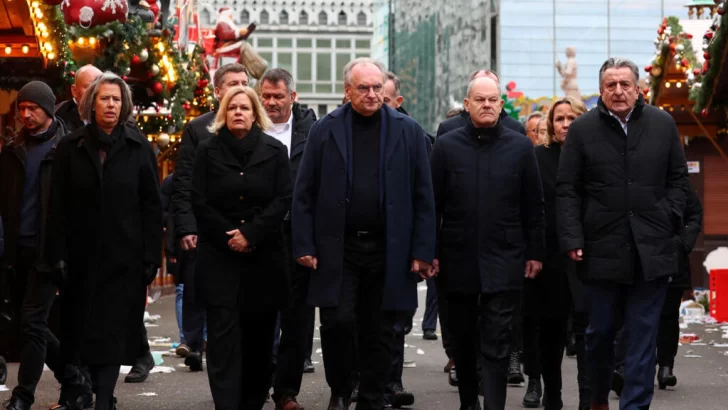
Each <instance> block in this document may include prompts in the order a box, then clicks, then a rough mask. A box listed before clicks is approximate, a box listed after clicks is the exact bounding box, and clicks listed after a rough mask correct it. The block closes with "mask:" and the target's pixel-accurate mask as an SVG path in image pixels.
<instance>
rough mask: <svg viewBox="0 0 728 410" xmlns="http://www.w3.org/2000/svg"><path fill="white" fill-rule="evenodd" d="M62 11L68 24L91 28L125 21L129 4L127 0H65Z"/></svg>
mask: <svg viewBox="0 0 728 410" xmlns="http://www.w3.org/2000/svg"><path fill="white" fill-rule="evenodd" d="M61 11H62V12H63V15H64V16H65V21H66V24H78V25H79V26H81V27H83V28H91V27H95V26H98V25H101V24H106V23H110V22H112V21H118V22H120V23H125V22H126V15H127V12H128V11H129V6H128V4H127V2H126V0H63V1H62V2H61Z"/></svg>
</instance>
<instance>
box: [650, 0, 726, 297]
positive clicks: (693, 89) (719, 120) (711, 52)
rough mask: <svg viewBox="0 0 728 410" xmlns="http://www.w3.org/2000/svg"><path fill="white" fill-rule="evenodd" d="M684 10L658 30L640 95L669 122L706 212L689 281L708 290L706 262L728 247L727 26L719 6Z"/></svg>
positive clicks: (703, 1)
mask: <svg viewBox="0 0 728 410" xmlns="http://www.w3.org/2000/svg"><path fill="white" fill-rule="evenodd" d="M687 10H688V13H687V14H688V16H689V18H687V19H678V18H677V17H668V18H665V19H663V21H662V23H661V24H660V25H659V26H658V29H657V38H656V39H655V47H656V55H655V57H654V59H653V61H652V63H651V64H649V65H647V66H646V67H645V71H646V72H647V73H648V77H647V85H646V86H645V88H644V89H643V90H642V91H643V93H644V95H645V98H646V100H647V101H648V102H649V103H650V104H652V105H655V106H657V107H659V108H661V109H663V110H665V111H666V112H668V113H669V114H670V115H671V116H672V117H673V119H674V120H675V123H676V124H677V126H678V130H679V132H680V136H681V140H682V143H683V146H684V147H685V155H686V158H687V160H688V172H689V175H690V181H691V183H692V185H693V187H694V188H695V189H696V190H697V191H698V194H699V196H700V198H701V200H702V202H703V206H704V211H705V218H704V223H703V227H704V228H703V232H702V233H701V235H700V236H699V238H698V241H697V243H696V246H695V249H694V250H693V253H692V254H691V269H692V272H693V275H692V280H693V285H694V286H695V287H707V285H708V280H709V277H708V273H707V271H706V270H705V268H704V267H703V265H702V263H703V261H704V259H705V256H706V255H707V254H708V253H710V252H712V251H713V250H714V249H716V248H718V247H720V246H728V213H726V212H725V209H727V208H728V196H727V195H725V193H726V192H728V179H726V175H728V154H727V153H728V141H726V135H727V134H728V129H727V128H726V126H727V124H726V118H727V116H726V107H728V69H725V70H724V69H723V67H725V65H726V62H727V60H728V54H727V53H726V35H727V34H728V33H725V31H724V30H725V28H728V25H726V24H725V22H726V19H727V16H726V14H725V3H724V2H723V1H719V2H716V1H713V0H694V1H692V2H691V3H690V4H688V5H687ZM721 26H723V27H725V28H724V30H721ZM700 272H702V274H699V273H700Z"/></svg>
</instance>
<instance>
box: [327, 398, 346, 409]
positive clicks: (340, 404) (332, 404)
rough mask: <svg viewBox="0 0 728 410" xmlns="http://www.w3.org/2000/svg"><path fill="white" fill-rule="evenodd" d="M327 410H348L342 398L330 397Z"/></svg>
mask: <svg viewBox="0 0 728 410" xmlns="http://www.w3.org/2000/svg"><path fill="white" fill-rule="evenodd" d="M326 409H327V410H348V409H349V405H348V404H347V403H346V400H345V399H344V398H343V397H335V396H333V397H331V400H329V407H327V408H326Z"/></svg>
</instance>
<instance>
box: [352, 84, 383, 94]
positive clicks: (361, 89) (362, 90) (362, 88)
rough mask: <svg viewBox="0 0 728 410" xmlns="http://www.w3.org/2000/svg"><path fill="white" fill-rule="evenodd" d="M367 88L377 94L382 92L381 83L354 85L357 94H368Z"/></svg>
mask: <svg viewBox="0 0 728 410" xmlns="http://www.w3.org/2000/svg"><path fill="white" fill-rule="evenodd" d="M369 90H373V91H374V94H379V93H380V92H382V85H381V84H377V85H358V86H356V91H358V92H359V94H361V95H367V94H369Z"/></svg>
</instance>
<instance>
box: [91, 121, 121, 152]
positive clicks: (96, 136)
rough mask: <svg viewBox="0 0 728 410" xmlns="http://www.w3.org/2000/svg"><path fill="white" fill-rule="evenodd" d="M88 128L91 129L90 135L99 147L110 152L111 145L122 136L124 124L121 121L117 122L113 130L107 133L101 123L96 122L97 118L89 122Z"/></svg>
mask: <svg viewBox="0 0 728 410" xmlns="http://www.w3.org/2000/svg"><path fill="white" fill-rule="evenodd" d="M87 127H88V128H87V129H88V131H89V133H88V134H89V136H90V137H91V139H92V140H93V142H94V143H95V144H96V145H97V146H98V148H99V149H101V150H103V151H104V152H105V153H107V154H108V153H109V151H111V147H112V146H113V145H114V143H115V142H116V141H117V140H118V139H119V137H121V132H122V130H123V127H124V124H122V123H119V124H116V127H114V129H113V130H112V131H111V134H107V133H106V132H105V131H103V130H102V129H101V128H99V125H98V124H97V123H96V120H95V119H92V120H91V122H89V123H88V125H87Z"/></svg>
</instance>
